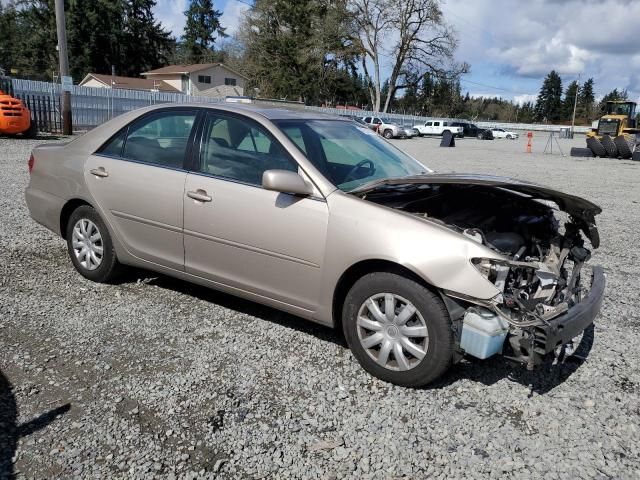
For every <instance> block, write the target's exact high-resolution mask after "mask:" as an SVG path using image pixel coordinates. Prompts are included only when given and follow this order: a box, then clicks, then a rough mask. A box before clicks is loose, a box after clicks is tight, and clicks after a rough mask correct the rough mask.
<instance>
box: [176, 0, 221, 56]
mask: <svg viewBox="0 0 640 480" xmlns="http://www.w3.org/2000/svg"><path fill="white" fill-rule="evenodd" d="M184 14H185V15H186V17H187V22H186V24H185V27H184V35H183V36H182V39H183V46H182V47H183V48H184V51H185V53H186V55H187V59H188V63H203V62H207V61H212V60H213V59H214V43H215V41H216V39H217V38H219V37H226V36H227V34H226V33H225V28H224V27H222V25H221V24H220V17H221V16H222V12H221V11H220V10H216V9H215V8H214V5H213V0H191V4H190V5H189V9H188V10H187V11H185V12H184Z"/></svg>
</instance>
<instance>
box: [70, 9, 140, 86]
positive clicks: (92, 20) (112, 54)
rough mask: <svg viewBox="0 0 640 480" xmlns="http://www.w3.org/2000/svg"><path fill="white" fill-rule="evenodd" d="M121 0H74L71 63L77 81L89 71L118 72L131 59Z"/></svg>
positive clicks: (71, 24)
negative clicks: (125, 47)
mask: <svg viewBox="0 0 640 480" xmlns="http://www.w3.org/2000/svg"><path fill="white" fill-rule="evenodd" d="M123 8H124V5H123V2H122V0H75V1H74V2H73V3H72V4H71V8H70V10H69V12H68V16H69V21H68V23H67V29H68V32H69V33H68V38H69V63H70V68H71V75H72V76H73V78H74V80H75V81H76V82H79V81H80V80H82V79H83V78H84V77H85V75H87V74H88V73H102V74H109V73H111V67H112V66H114V67H115V69H116V72H117V73H118V74H119V73H120V69H121V66H122V65H123V64H125V63H128V61H126V60H125V59H124V58H123V57H122V55H123V54H122V47H121V45H124V34H123V31H122V30H123V22H124V18H123V17H124V16H123Z"/></svg>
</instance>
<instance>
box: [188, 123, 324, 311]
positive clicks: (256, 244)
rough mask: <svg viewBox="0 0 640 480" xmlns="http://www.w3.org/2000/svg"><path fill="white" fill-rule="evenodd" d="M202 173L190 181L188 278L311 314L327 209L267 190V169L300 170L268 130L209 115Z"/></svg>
mask: <svg viewBox="0 0 640 480" xmlns="http://www.w3.org/2000/svg"><path fill="white" fill-rule="evenodd" d="M200 143H201V151H200V161H199V165H198V168H197V171H194V172H191V173H189V175H187V181H186V185H185V203H184V215H185V216H184V247H185V267H186V271H187V272H189V273H192V274H195V275H198V276H201V277H204V278H207V279H209V280H212V281H215V282H218V283H221V284H224V285H227V286H230V287H233V288H236V289H240V290H243V291H245V292H250V293H252V294H255V295H259V296H262V297H267V298H270V299H274V300H276V301H279V302H282V303H285V304H287V305H292V306H295V307H297V308H302V309H304V310H307V311H312V310H314V309H315V308H316V305H317V299H318V296H319V292H320V280H321V265H322V263H323V259H324V249H325V239H326V233H327V222H328V209H327V204H326V202H325V201H324V199H323V198H320V197H319V196H318V197H315V198H311V197H298V196H294V195H289V194H286V193H278V192H273V191H269V190H265V189H263V188H262V174H263V172H264V171H265V170H271V169H284V170H291V171H296V172H297V171H298V165H297V164H296V162H295V161H294V160H293V159H292V158H291V157H290V156H289V155H288V153H287V152H286V150H285V149H284V148H283V147H282V146H281V145H280V144H279V143H278V142H277V140H275V138H274V137H273V136H271V134H270V133H269V132H268V130H267V129H265V128H264V127H263V126H261V125H259V124H258V123H257V122H255V121H253V120H251V119H249V118H246V117H244V116H240V115H231V114H228V113H223V112H215V111H213V112H208V113H207V119H206V121H205V123H204V128H203V133H202V140H201V142H200Z"/></svg>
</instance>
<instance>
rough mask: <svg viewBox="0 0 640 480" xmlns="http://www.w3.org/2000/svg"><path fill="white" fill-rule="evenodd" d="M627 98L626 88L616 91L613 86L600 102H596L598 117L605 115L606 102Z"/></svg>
mask: <svg viewBox="0 0 640 480" xmlns="http://www.w3.org/2000/svg"><path fill="white" fill-rule="evenodd" d="M628 99H629V94H628V93H627V90H626V89H625V90H620V91H618V89H617V88H614V89H613V90H611V91H610V92H609V93H607V94H606V95H605V96H604V97H602V100H600V103H599V104H598V117H601V116H602V115H605V114H606V113H607V102H611V101H613V100H628Z"/></svg>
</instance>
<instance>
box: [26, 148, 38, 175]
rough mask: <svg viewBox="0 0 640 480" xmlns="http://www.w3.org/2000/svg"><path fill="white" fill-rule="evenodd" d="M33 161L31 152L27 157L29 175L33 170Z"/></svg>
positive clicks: (34, 160)
mask: <svg viewBox="0 0 640 480" xmlns="http://www.w3.org/2000/svg"><path fill="white" fill-rule="evenodd" d="M34 163H36V159H35V158H33V153H32V154H31V156H30V157H29V161H28V162H27V165H29V175H31V172H32V171H33V165H34Z"/></svg>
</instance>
